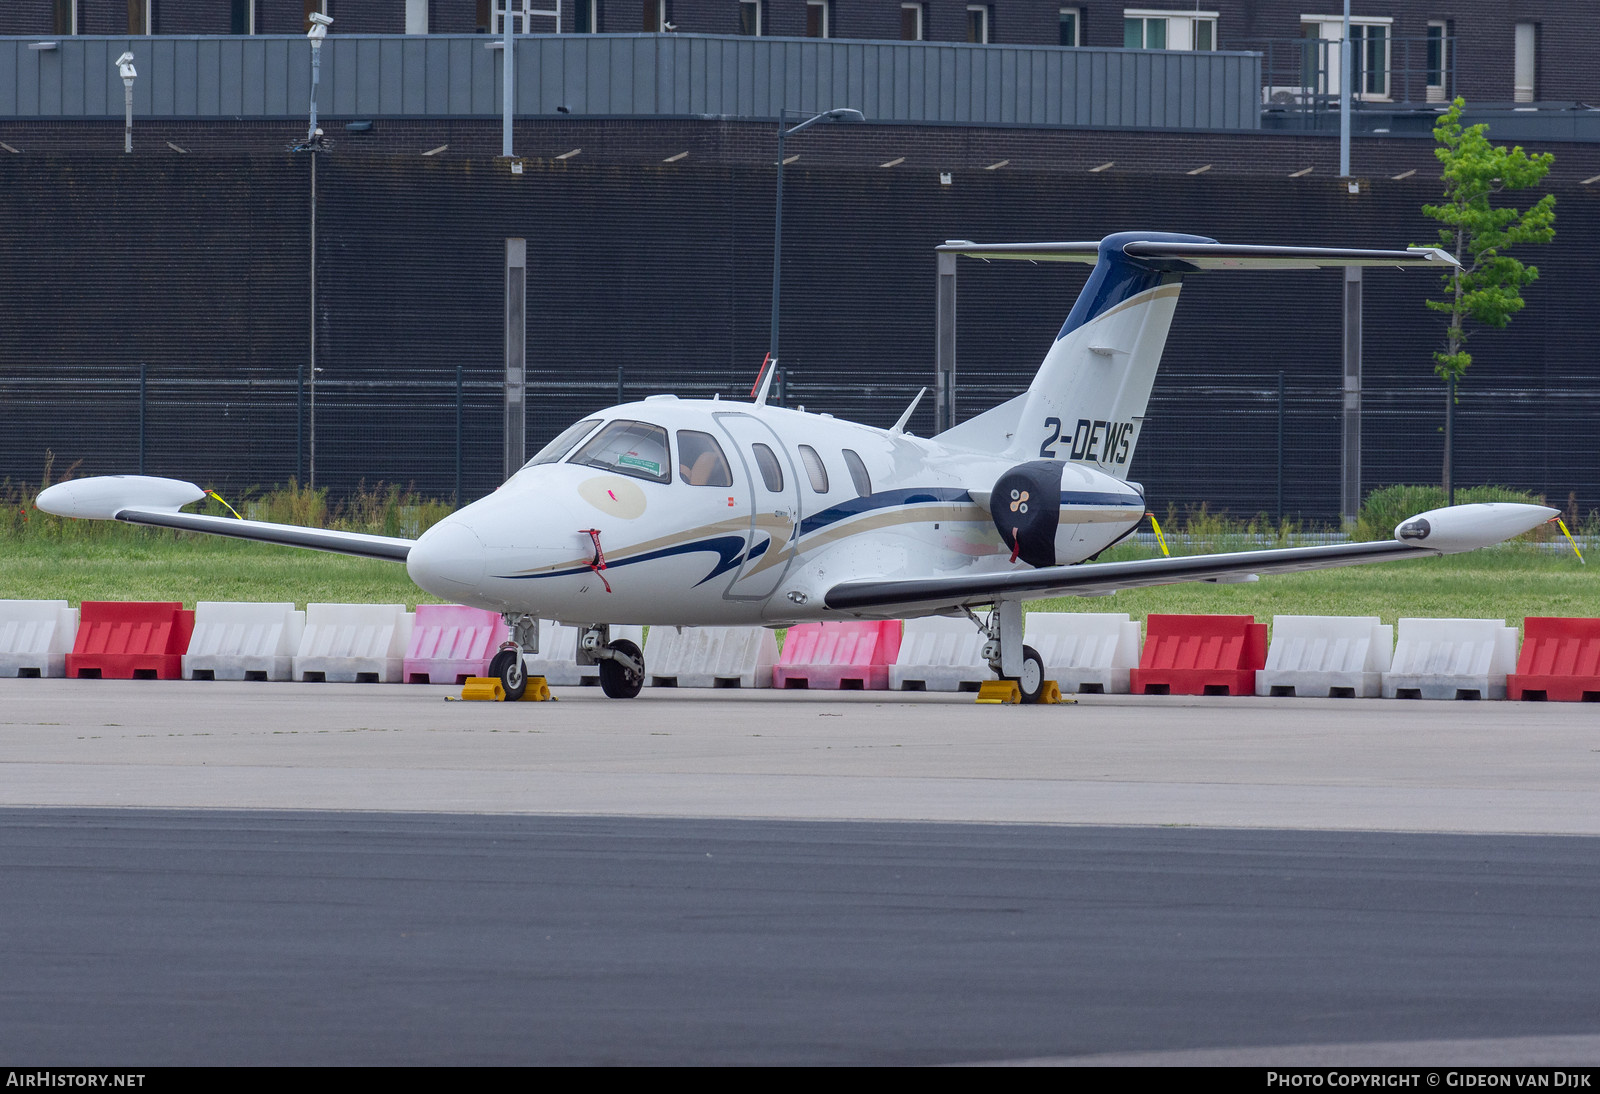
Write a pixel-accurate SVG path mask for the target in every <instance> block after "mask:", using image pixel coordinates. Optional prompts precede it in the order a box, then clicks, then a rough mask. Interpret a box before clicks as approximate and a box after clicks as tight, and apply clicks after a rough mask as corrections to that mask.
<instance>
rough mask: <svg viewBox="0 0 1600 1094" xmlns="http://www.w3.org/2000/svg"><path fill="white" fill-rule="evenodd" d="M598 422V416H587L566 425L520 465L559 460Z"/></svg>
mask: <svg viewBox="0 0 1600 1094" xmlns="http://www.w3.org/2000/svg"><path fill="white" fill-rule="evenodd" d="M599 424H600V419H599V418H589V419H587V420H585V421H581V422H578V423H577V424H575V425H569V426H567V428H566V429H563V430H562V431H561V435H560V436H559V437H557V438H556V439H555V440H553V441H551V442H550V443H549V444H547V445H545V446H544V447H543V448H541V449H539V451H538V452H536V453H534V456H533V459H531V460H529V461H528V462H527V463H525V464H523V465H522V466H523V467H532V466H533V465H534V464H536V463H557V462H559V461H560V460H561V458H562V457H563V456H565V455H566V454H567V453H568V452H571V451H572V448H573V446H574V445H576V444H577V443H578V442H579V441H581V440H583V439H584V438H585V437H587V436H588V435H589V431H590V430H591V429H593V428H594V427H595V426H597V425H599Z"/></svg>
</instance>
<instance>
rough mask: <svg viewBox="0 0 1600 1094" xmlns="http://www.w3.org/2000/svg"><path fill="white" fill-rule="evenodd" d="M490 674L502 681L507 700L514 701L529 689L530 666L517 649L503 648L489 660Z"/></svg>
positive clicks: (501, 684)
mask: <svg viewBox="0 0 1600 1094" xmlns="http://www.w3.org/2000/svg"><path fill="white" fill-rule="evenodd" d="M489 675H490V676H493V677H495V678H496V679H498V680H499V681H500V686H501V687H503V688H505V690H506V702H508V703H514V702H516V701H517V700H518V699H521V698H522V693H523V692H525V691H527V690H528V666H527V665H526V664H524V663H523V660H522V658H521V657H519V656H518V655H517V651H516V650H501V651H500V652H499V653H497V654H495V655H494V660H493V661H490V662H489Z"/></svg>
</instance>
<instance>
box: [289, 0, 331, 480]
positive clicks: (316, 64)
mask: <svg viewBox="0 0 1600 1094" xmlns="http://www.w3.org/2000/svg"><path fill="white" fill-rule="evenodd" d="M332 25H333V20H332V19H331V18H329V17H328V16H326V15H324V14H322V13H321V12H320V11H314V12H312V13H311V29H310V30H308V31H306V37H307V38H308V39H310V41H311V118H310V123H309V127H308V128H307V130H306V141H305V143H304V144H303V145H301V146H300V147H299V148H298V149H297V151H306V152H310V153H311V218H310V228H311V248H310V249H311V254H310V259H311V261H310V269H309V271H308V278H307V279H308V281H309V282H310V289H311V291H310V302H311V315H310V332H309V335H310V336H309V339H308V343H309V347H310V349H309V352H308V354H307V356H308V358H309V362H308V371H309V379H308V386H309V388H310V391H309V395H310V398H309V403H310V407H309V409H310V423H309V429H308V431H307V437H306V442H307V445H306V447H307V465H306V485H307V486H310V487H313V488H314V487H315V486H316V485H317V153H318V152H319V151H320V150H321V149H322V147H323V145H322V130H320V129H318V128H317V85H318V84H319V83H321V82H322V40H323V39H324V38H326V37H327V36H328V28H329V27H330V26H332ZM295 462H296V464H298V463H299V458H298V455H297V456H296V460H295Z"/></svg>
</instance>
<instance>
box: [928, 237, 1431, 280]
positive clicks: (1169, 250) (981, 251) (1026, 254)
mask: <svg viewBox="0 0 1600 1094" xmlns="http://www.w3.org/2000/svg"><path fill="white" fill-rule="evenodd" d="M937 249H938V250H940V251H943V252H945V253H947V254H959V255H966V256H967V257H969V258H983V259H1021V260H1023V261H1029V262H1082V263H1084V264H1086V265H1090V266H1092V265H1094V264H1095V263H1096V262H1097V261H1099V258H1100V243H1099V242H1098V241H1096V242H1093V243H1086V242H1079V243H972V242H970V241H968V240H951V241H949V242H947V243H945V244H944V245H943V246H941V247H939V248H937ZM1121 250H1122V253H1123V254H1124V255H1126V256H1127V257H1129V258H1131V259H1134V260H1135V261H1136V262H1138V263H1139V264H1140V265H1143V266H1148V267H1150V268H1152V269H1167V270H1171V271H1173V272H1175V273H1190V272H1194V271H1198V270H1320V269H1323V268H1326V267H1334V266H1434V267H1439V268H1444V267H1450V266H1459V265H1460V263H1459V262H1457V261H1456V260H1455V259H1454V258H1453V257H1451V255H1450V254H1449V252H1447V251H1443V250H1440V249H1439V248H1438V247H1408V248H1406V249H1405V250H1403V251H1385V250H1371V249H1367V248H1348V247H1273V246H1259V245H1251V244H1238V243H1179V242H1169V241H1160V240H1141V239H1132V240H1130V241H1128V242H1126V243H1124V244H1123V245H1122V248H1121Z"/></svg>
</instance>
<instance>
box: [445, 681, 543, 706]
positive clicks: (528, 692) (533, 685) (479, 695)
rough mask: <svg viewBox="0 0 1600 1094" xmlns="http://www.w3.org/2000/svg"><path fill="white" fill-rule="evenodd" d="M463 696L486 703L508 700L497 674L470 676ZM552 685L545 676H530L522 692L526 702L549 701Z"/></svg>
mask: <svg viewBox="0 0 1600 1094" xmlns="http://www.w3.org/2000/svg"><path fill="white" fill-rule="evenodd" d="M461 698H462V699H464V700H468V701H471V700H478V701H479V702H485V703H503V702H505V701H506V689H505V685H504V684H502V683H501V682H500V678H499V677H497V676H469V677H467V683H466V685H465V686H464V687H463V688H462V689H461ZM551 698H552V696H551V695H550V685H549V684H548V683H546V682H545V678H544V677H543V676H530V677H528V686H527V688H526V689H525V690H524V691H523V693H522V701H523V702H525V703H548V702H550V700H551Z"/></svg>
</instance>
